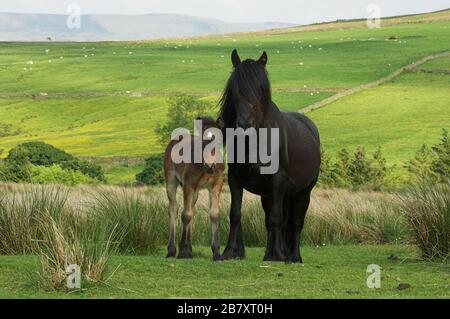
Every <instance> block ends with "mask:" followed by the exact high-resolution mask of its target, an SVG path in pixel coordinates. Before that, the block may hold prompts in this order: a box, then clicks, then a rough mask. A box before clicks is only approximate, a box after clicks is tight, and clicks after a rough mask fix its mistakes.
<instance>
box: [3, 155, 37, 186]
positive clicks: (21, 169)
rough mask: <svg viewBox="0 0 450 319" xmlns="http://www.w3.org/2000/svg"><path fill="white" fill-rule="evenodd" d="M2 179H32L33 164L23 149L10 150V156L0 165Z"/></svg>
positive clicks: (28, 180) (12, 180)
mask: <svg viewBox="0 0 450 319" xmlns="http://www.w3.org/2000/svg"><path fill="white" fill-rule="evenodd" d="M0 181H3V182H13V183H21V182H25V183H29V182H30V181H31V164H30V161H29V160H28V157H27V155H26V153H25V152H24V151H23V150H21V149H15V150H11V151H10V153H9V156H8V157H7V158H6V159H5V161H4V163H3V164H2V165H0Z"/></svg>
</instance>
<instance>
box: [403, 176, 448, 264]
mask: <svg viewBox="0 0 450 319" xmlns="http://www.w3.org/2000/svg"><path fill="white" fill-rule="evenodd" d="M399 198H400V201H401V203H402V206H401V209H402V211H403V214H404V215H405V217H406V219H407V220H408V222H409V224H410V226H411V228H412V229H413V232H414V237H415V242H416V243H417V245H418V246H419V248H420V249H421V251H422V255H423V257H424V258H427V259H435V258H438V259H444V260H448V259H449V257H450V183H448V182H447V183H442V184H436V183H426V182H422V183H421V184H418V185H415V186H411V187H410V188H409V190H408V191H407V192H406V193H404V194H399Z"/></svg>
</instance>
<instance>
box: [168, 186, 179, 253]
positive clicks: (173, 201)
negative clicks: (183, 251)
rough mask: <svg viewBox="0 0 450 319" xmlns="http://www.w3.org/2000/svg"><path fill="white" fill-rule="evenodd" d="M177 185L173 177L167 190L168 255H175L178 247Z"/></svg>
mask: <svg viewBox="0 0 450 319" xmlns="http://www.w3.org/2000/svg"><path fill="white" fill-rule="evenodd" d="M177 187H178V182H177V181H176V180H175V179H173V180H171V181H169V182H167V185H166V190H167V197H168V199H169V243H168V245H167V257H175V255H176V253H177V249H176V247H175V234H176V227H177V213H178V205H177Z"/></svg>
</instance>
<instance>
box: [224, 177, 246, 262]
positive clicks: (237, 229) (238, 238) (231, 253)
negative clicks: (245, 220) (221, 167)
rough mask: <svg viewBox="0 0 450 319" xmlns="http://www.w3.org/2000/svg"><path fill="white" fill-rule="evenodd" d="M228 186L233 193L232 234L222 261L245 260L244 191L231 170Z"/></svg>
mask: <svg viewBox="0 0 450 319" xmlns="http://www.w3.org/2000/svg"><path fill="white" fill-rule="evenodd" d="M228 184H229V186H230V193H231V209H230V233H229V235H228V243H227V247H226V248H225V250H224V252H223V254H222V259H235V258H239V259H243V258H245V248H244V241H243V239H242V224H241V206H242V194H243V191H244V189H243V187H242V185H241V183H240V182H239V181H238V180H237V178H236V177H235V176H234V174H233V172H232V170H231V169H229V170H228Z"/></svg>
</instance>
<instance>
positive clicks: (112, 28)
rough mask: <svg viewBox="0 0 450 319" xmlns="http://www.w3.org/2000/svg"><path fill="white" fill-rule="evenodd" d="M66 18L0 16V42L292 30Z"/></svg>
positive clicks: (176, 18) (144, 18)
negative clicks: (74, 25) (73, 24)
mask: <svg viewBox="0 0 450 319" xmlns="http://www.w3.org/2000/svg"><path fill="white" fill-rule="evenodd" d="M67 18H68V16H67V15H55V14H17V13H0V41H45V40H47V38H51V39H52V40H56V41H105V40H142V39H155V38H169V37H190V36H199V35H209V34H222V33H232V32H251V31H259V30H266V29H273V28H283V27H291V26H292V24H286V23H277V22H268V23H227V22H223V21H220V20H214V19H206V18H199V17H192V16H185V15H174V14H146V15H82V17H81V28H79V29H70V28H68V27H67V24H66V21H67Z"/></svg>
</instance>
